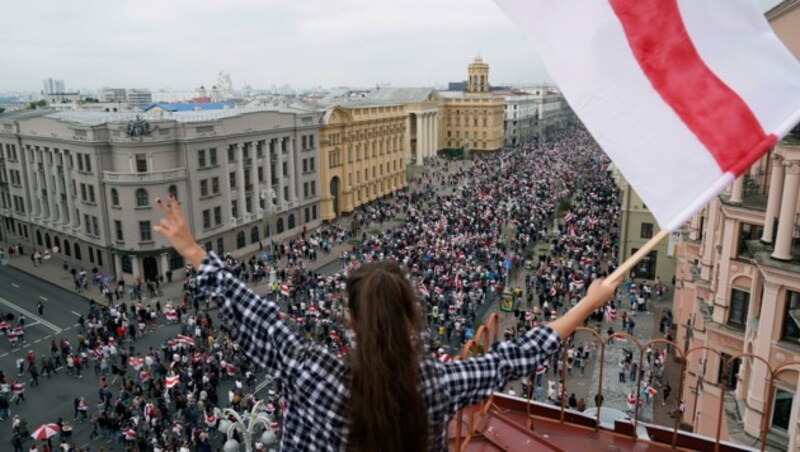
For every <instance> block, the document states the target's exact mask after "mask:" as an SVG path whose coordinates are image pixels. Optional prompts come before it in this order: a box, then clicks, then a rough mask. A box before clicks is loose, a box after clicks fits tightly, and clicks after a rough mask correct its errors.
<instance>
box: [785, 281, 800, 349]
mask: <svg viewBox="0 0 800 452" xmlns="http://www.w3.org/2000/svg"><path fill="white" fill-rule="evenodd" d="M783 319H784V320H783V332H782V333H781V339H782V340H784V341H791V342H795V343H800V292H794V291H791V290H789V291H787V292H786V309H785V314H784V316H783Z"/></svg>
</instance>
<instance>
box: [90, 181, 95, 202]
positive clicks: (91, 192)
mask: <svg viewBox="0 0 800 452" xmlns="http://www.w3.org/2000/svg"><path fill="white" fill-rule="evenodd" d="M89 202H91V203H94V202H96V201H95V198H94V185H89Z"/></svg>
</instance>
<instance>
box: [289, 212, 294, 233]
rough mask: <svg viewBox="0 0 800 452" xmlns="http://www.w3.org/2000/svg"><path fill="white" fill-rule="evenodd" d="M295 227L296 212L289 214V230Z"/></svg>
mask: <svg viewBox="0 0 800 452" xmlns="http://www.w3.org/2000/svg"><path fill="white" fill-rule="evenodd" d="M292 229H294V214H293V213H292V214H289V230H292Z"/></svg>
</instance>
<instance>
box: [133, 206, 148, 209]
mask: <svg viewBox="0 0 800 452" xmlns="http://www.w3.org/2000/svg"><path fill="white" fill-rule="evenodd" d="M152 208H153V207H152V206H136V207H134V209H136V210H150V209H152Z"/></svg>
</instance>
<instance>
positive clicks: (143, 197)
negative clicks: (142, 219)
mask: <svg viewBox="0 0 800 452" xmlns="http://www.w3.org/2000/svg"><path fill="white" fill-rule="evenodd" d="M149 205H150V200H149V199H148V196H147V190H145V189H144V188H139V189H137V190H136V207H147V206H149Z"/></svg>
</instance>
